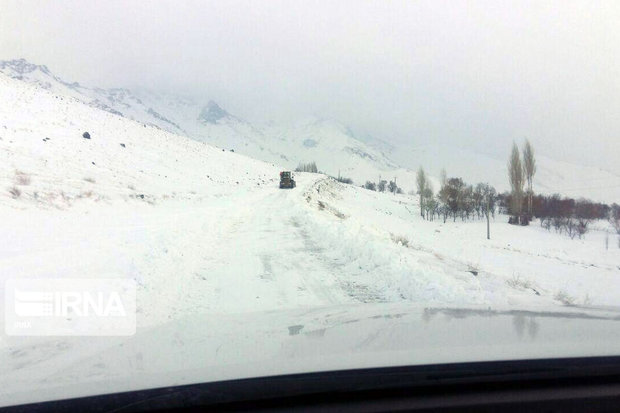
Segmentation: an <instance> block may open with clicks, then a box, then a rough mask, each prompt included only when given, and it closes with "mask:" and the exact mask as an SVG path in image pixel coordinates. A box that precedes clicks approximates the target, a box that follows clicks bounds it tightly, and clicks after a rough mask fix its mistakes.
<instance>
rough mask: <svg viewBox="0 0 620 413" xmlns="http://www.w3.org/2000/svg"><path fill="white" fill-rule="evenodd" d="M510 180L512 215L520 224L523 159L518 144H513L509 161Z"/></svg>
mask: <svg viewBox="0 0 620 413" xmlns="http://www.w3.org/2000/svg"><path fill="white" fill-rule="evenodd" d="M508 180H509V181H510V187H511V189H512V194H511V195H512V196H511V198H512V208H511V209H512V213H513V216H515V217H516V223H519V217H520V216H521V209H522V207H523V183H524V182H523V181H524V176H523V166H522V164H521V157H520V156H519V148H518V147H517V144H516V143H513V144H512V152H511V154H510V158H509V159H508Z"/></svg>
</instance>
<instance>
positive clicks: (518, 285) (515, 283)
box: [506, 275, 532, 290]
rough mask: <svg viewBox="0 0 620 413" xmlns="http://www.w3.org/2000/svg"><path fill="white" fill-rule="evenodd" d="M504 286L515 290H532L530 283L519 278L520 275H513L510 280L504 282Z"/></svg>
mask: <svg viewBox="0 0 620 413" xmlns="http://www.w3.org/2000/svg"><path fill="white" fill-rule="evenodd" d="M506 284H508V286H509V287H512V288H514V289H516V290H520V289H524V290H525V289H530V288H532V283H531V282H530V281H529V280H527V279H525V278H521V276H520V275H516V276H515V275H513V276H512V278H510V279H509V280H506Z"/></svg>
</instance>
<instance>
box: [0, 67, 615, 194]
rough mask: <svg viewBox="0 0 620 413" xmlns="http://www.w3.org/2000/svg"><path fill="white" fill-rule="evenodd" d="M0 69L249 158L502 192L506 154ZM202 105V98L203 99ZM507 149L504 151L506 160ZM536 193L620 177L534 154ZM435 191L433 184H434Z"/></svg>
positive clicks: (589, 186)
mask: <svg viewBox="0 0 620 413" xmlns="http://www.w3.org/2000/svg"><path fill="white" fill-rule="evenodd" d="M0 72H2V73H4V74H6V75H8V76H10V77H12V78H15V79H19V80H22V81H25V82H28V83H33V84H36V85H38V86H39V87H41V88H44V89H46V90H49V91H50V92H52V93H57V94H58V95H59V96H71V97H73V98H75V99H77V100H79V101H81V102H83V103H86V104H88V105H89V106H91V107H94V108H97V109H101V110H105V111H107V112H110V113H112V114H115V115H120V116H123V117H126V118H128V119H133V120H136V121H138V122H141V123H143V124H146V125H153V126H156V127H158V128H161V129H163V130H166V131H168V132H171V133H175V134H180V135H184V136H188V137H190V138H192V139H194V140H197V141H200V142H206V143H210V144H212V145H215V146H217V147H220V148H223V149H226V150H233V151H235V152H238V153H241V154H244V155H247V156H250V157H252V158H255V159H259V160H262V161H266V162H269V163H273V164H274V165H278V166H279V167H282V168H287V169H293V168H295V167H296V166H297V165H298V164H299V163H301V162H304V163H307V162H313V161H314V162H316V164H317V166H318V168H319V170H321V171H323V172H325V173H327V174H329V175H332V176H337V175H340V176H343V177H348V178H351V179H353V181H354V182H355V183H356V184H358V185H361V184H363V183H364V182H365V181H367V180H370V181H373V182H376V181H378V180H379V179H385V180H388V181H389V180H392V179H396V181H397V184H398V185H399V186H401V187H402V188H403V189H405V190H406V191H409V190H412V189H414V188H415V170H417V168H419V167H420V166H423V167H424V168H425V169H426V170H427V172H428V174H429V175H430V176H431V180H432V181H434V182H435V183H437V182H438V180H437V177H438V176H439V173H440V170H441V169H442V168H445V169H446V171H447V173H448V175H449V176H460V177H462V178H463V179H464V180H465V181H466V182H469V183H476V182H488V183H490V184H492V185H493V186H495V187H496V188H497V189H498V190H499V191H505V190H508V189H509V186H508V180H507V178H506V176H507V173H506V159H499V158H497V157H496V156H491V155H486V154H482V153H479V152H475V151H472V150H471V149H469V148H462V147H451V146H442V145H426V146H421V145H417V144H415V142H413V143H409V144H404V145H403V144H394V143H387V142H385V141H382V140H379V139H376V138H375V137H372V136H368V135H364V134H363V133H358V134H354V133H353V132H352V131H351V129H350V128H348V127H347V126H346V125H343V124H341V123H339V122H337V121H335V120H332V119H321V118H317V117H307V118H304V119H300V120H298V121H296V122H293V123H291V124H277V125H274V124H271V123H267V124H264V125H263V124H255V123H250V122H248V121H246V120H244V119H241V118H239V117H237V116H235V115H233V114H231V113H229V112H227V111H226V109H225V108H222V107H221V106H220V105H218V103H216V102H214V101H212V100H208V99H205V101H204V102H203V101H199V100H197V99H195V98H189V97H184V96H179V95H171V94H162V93H156V92H153V91H144V90H139V91H133V92H132V91H130V90H128V89H122V88H114V89H101V88H90V87H85V86H82V85H80V84H78V83H71V82H68V81H65V80H63V79H62V78H61V77H59V76H57V75H54V74H53V73H52V72H51V71H50V70H49V69H48V68H47V67H46V66H42V65H35V64H31V63H29V62H27V61H26V60H24V59H19V60H12V61H0ZM205 102H206V103H205ZM509 149H510V148H508V147H507V148H506V158H507V155H508V151H509ZM537 161H538V172H537V174H536V175H535V179H534V185H535V190H536V191H537V192H541V193H549V194H550V193H560V194H563V195H566V196H572V197H588V198H591V199H593V200H597V201H604V202H609V203H611V202H619V201H620V176H618V175H617V174H614V173H612V172H609V171H607V170H603V169H601V168H595V167H587V166H581V165H576V164H571V163H568V162H561V161H556V160H554V159H552V158H550V157H546V156H543V155H540V154H538V155H537ZM435 187H436V188H437V185H435Z"/></svg>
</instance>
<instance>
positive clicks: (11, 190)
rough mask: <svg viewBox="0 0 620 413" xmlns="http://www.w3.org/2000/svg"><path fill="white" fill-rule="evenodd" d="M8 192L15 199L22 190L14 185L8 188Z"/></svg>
mask: <svg viewBox="0 0 620 413" xmlns="http://www.w3.org/2000/svg"><path fill="white" fill-rule="evenodd" d="M9 194H11V197H13V199H17V198H19V197H20V196H21V194H22V191H20V190H19V188H18V187H16V186H14V187H12V188H9Z"/></svg>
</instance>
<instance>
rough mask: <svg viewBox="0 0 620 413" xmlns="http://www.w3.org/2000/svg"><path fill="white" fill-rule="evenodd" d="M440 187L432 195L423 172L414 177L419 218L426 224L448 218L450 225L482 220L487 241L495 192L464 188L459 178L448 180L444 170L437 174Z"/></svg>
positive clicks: (482, 185)
mask: <svg viewBox="0 0 620 413" xmlns="http://www.w3.org/2000/svg"><path fill="white" fill-rule="evenodd" d="M440 184H441V187H440V188H439V191H438V192H437V194H435V193H434V190H433V185H432V183H431V182H430V181H429V180H428V179H427V177H426V173H425V172H424V169H423V168H420V169H418V172H417V175H416V187H417V192H416V193H417V194H418V196H419V197H420V215H421V216H422V217H423V218H425V219H427V220H430V221H433V220H434V219H435V217H437V218H440V219H441V218H443V222H444V223H445V222H446V221H447V220H448V217H452V220H453V221H456V219H457V218H460V219H462V220H468V219H474V218H478V219H481V218H483V217H484V218H486V220H487V238H490V236H491V234H490V217H491V216H493V217H495V205H496V200H497V192H496V191H495V188H493V187H492V186H491V185H489V184H487V183H482V182H481V183H478V184H476V185H475V186H474V185H468V184H466V183H465V182H464V181H463V179H461V178H448V177H447V174H446V172H445V170H442V171H441V183H440Z"/></svg>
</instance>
